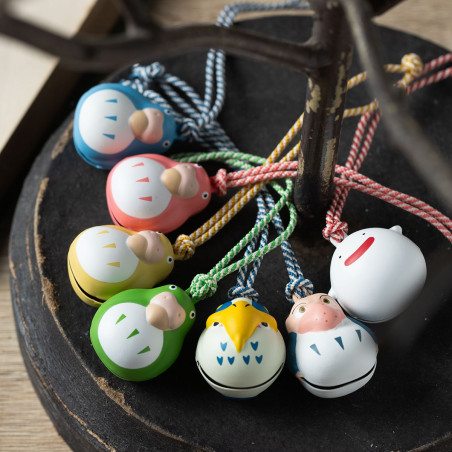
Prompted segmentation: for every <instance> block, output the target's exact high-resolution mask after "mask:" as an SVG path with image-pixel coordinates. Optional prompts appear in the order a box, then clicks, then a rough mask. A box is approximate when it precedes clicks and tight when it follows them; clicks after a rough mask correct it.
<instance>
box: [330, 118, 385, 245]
mask: <svg viewBox="0 0 452 452" xmlns="http://www.w3.org/2000/svg"><path fill="white" fill-rule="evenodd" d="M370 118H372V120H371V122H370V124H369V126H368V128H367V134H366V135H364V134H365V130H366V125H367V123H368V122H369V119H370ZM380 118H381V114H380V112H379V111H378V112H376V113H370V112H369V113H365V114H364V115H362V116H361V118H360V120H359V122H358V125H357V127H356V131H355V135H354V137H353V141H352V145H351V148H350V153H349V155H348V158H347V161H346V162H345V167H346V168H348V169H351V170H355V171H358V170H359V168H360V167H361V165H362V163H363V161H364V159H365V158H366V156H367V154H368V153H369V150H370V145H371V143H372V140H373V137H374V135H375V132H376V130H377V126H378V123H379V122H380ZM363 138H364V141H363ZM350 188H352V187H348V186H346V185H342V184H336V188H335V189H334V195H333V199H332V201H331V204H330V207H329V209H328V211H327V213H326V226H325V228H324V229H323V231H322V234H323V237H324V238H325V239H327V240H334V241H336V242H341V241H342V240H344V238H345V237H346V236H347V234H348V225H347V223H345V222H343V221H341V215H342V210H343V208H344V205H345V201H346V200H347V196H348V193H349V191H350Z"/></svg>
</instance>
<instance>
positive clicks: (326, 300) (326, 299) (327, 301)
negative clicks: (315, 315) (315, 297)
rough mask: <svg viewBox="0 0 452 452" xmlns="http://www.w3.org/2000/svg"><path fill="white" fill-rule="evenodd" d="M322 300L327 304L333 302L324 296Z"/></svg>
mask: <svg viewBox="0 0 452 452" xmlns="http://www.w3.org/2000/svg"><path fill="white" fill-rule="evenodd" d="M322 301H323V302H324V303H325V304H330V303H331V301H330V300H328V298H324V299H323V300H322Z"/></svg>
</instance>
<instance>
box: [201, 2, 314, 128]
mask: <svg viewBox="0 0 452 452" xmlns="http://www.w3.org/2000/svg"><path fill="white" fill-rule="evenodd" d="M308 8H309V4H308V2H307V1H305V0H289V1H284V2H278V3H251V2H243V3H231V4H229V5H226V6H225V7H224V8H223V10H222V11H221V12H220V14H219V16H218V19H217V23H216V24H217V25H218V26H220V27H225V28H230V27H231V26H232V25H233V24H234V19H235V18H236V16H237V14H239V13H241V12H251V11H275V10H279V9H308ZM225 60H226V56H225V53H224V52H223V51H222V50H214V49H211V50H210V51H209V52H208V54H207V61H206V78H205V94H204V111H203V112H204V114H206V115H207V116H208V117H209V118H210V119H213V118H216V117H217V116H218V113H219V112H220V111H221V108H222V107H223V104H224V93H225V91H226V79H225ZM214 67H215V75H216V84H215V83H214V77H213V74H214V69H213V68H214ZM214 87H215V88H216V90H217V97H216V99H215V102H214V104H213V106H212V108H210V106H211V104H212V99H213V91H214ZM209 109H210V111H209Z"/></svg>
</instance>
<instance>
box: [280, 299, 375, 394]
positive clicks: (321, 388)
mask: <svg viewBox="0 0 452 452" xmlns="http://www.w3.org/2000/svg"><path fill="white" fill-rule="evenodd" d="M286 327H287V331H288V332H289V344H288V352H287V363H288V366H289V369H290V370H291V372H292V373H293V374H294V375H295V376H296V377H297V378H298V379H299V380H300V382H301V384H302V385H303V386H304V387H305V388H306V389H307V390H308V391H309V392H311V393H312V394H314V395H316V396H318V397H322V398H334V397H341V396H344V395H347V394H350V393H352V392H354V391H356V390H357V389H359V388H361V387H362V386H364V385H365V384H366V383H367V382H368V381H369V380H370V379H371V378H372V376H373V374H374V372H375V368H376V364H377V352H378V347H377V343H376V341H375V337H374V335H373V333H372V332H371V331H370V330H369V329H368V328H367V327H366V326H365V325H363V324H361V323H360V322H357V321H355V320H354V319H352V318H349V317H347V316H345V314H344V313H343V311H342V309H341V308H340V306H339V305H338V304H337V302H336V301H335V300H334V299H333V298H332V297H329V296H327V295H325V294H314V295H311V296H309V297H306V298H301V299H299V301H296V302H295V303H294V306H293V308H292V310H291V313H290V315H289V317H288V318H287V320H286Z"/></svg>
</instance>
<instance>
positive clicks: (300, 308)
mask: <svg viewBox="0 0 452 452" xmlns="http://www.w3.org/2000/svg"><path fill="white" fill-rule="evenodd" d="M298 312H299V313H300V314H303V313H304V312H306V308H305V307H304V306H300V307H299V308H298Z"/></svg>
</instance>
